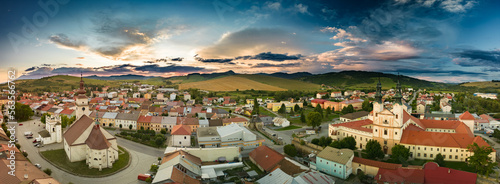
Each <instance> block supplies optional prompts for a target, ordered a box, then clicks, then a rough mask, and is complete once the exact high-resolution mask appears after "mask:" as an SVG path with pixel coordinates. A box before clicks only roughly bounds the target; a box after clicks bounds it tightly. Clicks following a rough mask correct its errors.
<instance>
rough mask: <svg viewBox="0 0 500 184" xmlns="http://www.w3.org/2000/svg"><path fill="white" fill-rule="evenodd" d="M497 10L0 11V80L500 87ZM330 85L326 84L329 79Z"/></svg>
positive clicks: (297, 2) (76, 7)
mask: <svg viewBox="0 0 500 184" xmlns="http://www.w3.org/2000/svg"><path fill="white" fill-rule="evenodd" d="M499 8H500V1H496V0H386V1H382V0H357V1H345V0H325V1H301V0H281V1H280V0H277V1H276V0H275V1H253V0H213V1H212V0H206V1H205V0H201V1H195V0H193V1H191V0H190V1H186V0H179V1H174V0H169V1H164V0H158V1H142V0H129V1H118V0H115V1H113V0H112V1H102V0H100V1H93V0H88V1H76V0H40V1H28V0H19V1H2V2H1V6H0V64H1V66H2V67H1V68H0V73H4V74H1V75H0V82H6V81H7V71H8V70H16V74H17V77H19V78H20V79H36V78H41V77H45V76H51V75H73V76H79V75H80V74H81V73H83V75H84V76H89V75H98V76H111V75H126V74H136V75H146V76H161V77H170V76H178V75H186V74H189V73H212V72H226V71H229V70H232V71H234V72H236V73H275V72H286V73H295V72H310V73H313V74H318V73H327V72H339V71H345V70H362V71H377V72H384V73H393V74H396V73H400V74H403V75H407V76H411V77H415V78H419V79H424V80H430V81H438V82H448V83H458V82H467V81H484V80H498V79H500V34H499V32H500V11H498V9H499ZM332 80H334V79H332Z"/></svg>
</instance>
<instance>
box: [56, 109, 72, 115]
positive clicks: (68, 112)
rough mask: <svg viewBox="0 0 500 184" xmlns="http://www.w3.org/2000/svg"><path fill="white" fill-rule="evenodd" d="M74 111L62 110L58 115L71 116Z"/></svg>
mask: <svg viewBox="0 0 500 184" xmlns="http://www.w3.org/2000/svg"><path fill="white" fill-rule="evenodd" d="M74 111H75V110H72V109H64V110H62V111H61V113H59V114H66V115H71V114H73V112H74Z"/></svg>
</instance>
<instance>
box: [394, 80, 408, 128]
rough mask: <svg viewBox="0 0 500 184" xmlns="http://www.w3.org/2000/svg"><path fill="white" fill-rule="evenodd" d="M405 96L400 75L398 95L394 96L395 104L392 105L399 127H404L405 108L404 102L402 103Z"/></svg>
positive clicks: (397, 85) (397, 88)
mask: <svg viewBox="0 0 500 184" xmlns="http://www.w3.org/2000/svg"><path fill="white" fill-rule="evenodd" d="M402 98H403V95H402V91H401V83H399V74H398V83H397V84H396V94H394V104H392V113H394V115H396V118H395V123H396V125H398V126H399V127H403V123H404V122H403V113H404V112H403V111H404V108H405V107H404V106H403V101H402Z"/></svg>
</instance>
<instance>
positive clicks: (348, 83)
mask: <svg viewBox="0 0 500 184" xmlns="http://www.w3.org/2000/svg"><path fill="white" fill-rule="evenodd" d="M379 77H380V80H381V82H382V87H383V88H384V89H389V88H394V87H395V86H396V81H397V80H398V76H397V75H393V74H384V73H379V72H364V71H342V72H331V73H325V74H318V75H312V76H308V77H302V78H299V80H302V81H305V82H311V83H315V84H325V85H329V86H332V87H341V88H346V89H360V88H375V86H376V84H377V82H378V78H379ZM399 80H400V82H401V85H402V86H403V87H412V88H446V87H449V86H450V84H445V83H438V82H430V81H425V80H420V79H415V78H412V77H407V76H400V77H399Z"/></svg>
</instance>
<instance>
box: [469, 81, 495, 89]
mask: <svg viewBox="0 0 500 184" xmlns="http://www.w3.org/2000/svg"><path fill="white" fill-rule="evenodd" d="M460 86H467V87H477V88H500V82H492V81H484V82H469V83H465V84H461V85H460Z"/></svg>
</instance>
